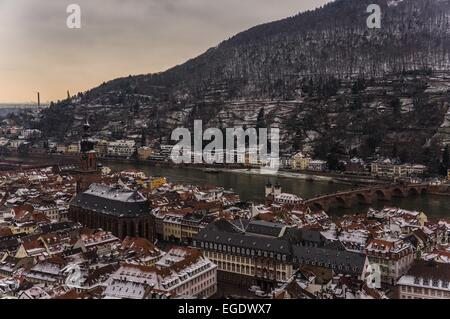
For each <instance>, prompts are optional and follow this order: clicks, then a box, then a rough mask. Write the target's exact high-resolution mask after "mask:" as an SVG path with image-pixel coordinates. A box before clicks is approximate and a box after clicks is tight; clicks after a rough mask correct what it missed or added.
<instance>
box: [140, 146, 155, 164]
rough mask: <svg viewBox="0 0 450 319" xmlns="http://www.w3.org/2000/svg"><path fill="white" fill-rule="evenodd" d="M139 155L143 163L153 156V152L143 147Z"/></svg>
mask: <svg viewBox="0 0 450 319" xmlns="http://www.w3.org/2000/svg"><path fill="white" fill-rule="evenodd" d="M137 154H138V158H139V159H140V160H141V161H145V160H148V158H149V157H150V156H151V155H152V154H153V150H152V149H151V148H150V147H147V146H143V147H140V148H138V150H137Z"/></svg>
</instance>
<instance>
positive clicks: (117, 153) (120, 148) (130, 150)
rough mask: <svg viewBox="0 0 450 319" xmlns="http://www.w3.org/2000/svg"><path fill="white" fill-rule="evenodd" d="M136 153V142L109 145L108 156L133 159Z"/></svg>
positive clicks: (121, 141)
mask: <svg viewBox="0 0 450 319" xmlns="http://www.w3.org/2000/svg"><path fill="white" fill-rule="evenodd" d="M135 151H136V142H135V141H132V140H118V141H115V142H109V143H108V156H114V157H131V156H133V154H134V153H135Z"/></svg>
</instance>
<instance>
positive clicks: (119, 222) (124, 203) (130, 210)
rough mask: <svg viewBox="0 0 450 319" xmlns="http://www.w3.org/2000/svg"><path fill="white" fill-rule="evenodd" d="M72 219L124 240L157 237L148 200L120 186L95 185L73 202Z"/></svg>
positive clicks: (71, 204)
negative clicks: (129, 237) (127, 238)
mask: <svg viewBox="0 0 450 319" xmlns="http://www.w3.org/2000/svg"><path fill="white" fill-rule="evenodd" d="M69 219H70V220H73V221H76V222H80V223H82V224H83V225H85V226H87V227H90V228H102V229H103V230H105V231H109V232H111V233H113V234H114V235H115V236H118V237H119V238H120V239H124V238H125V237H127V236H131V237H143V238H147V239H149V240H150V241H153V238H154V227H155V224H154V217H153V215H152V214H151V213H150V210H149V204H148V201H147V199H146V198H145V197H144V196H143V195H142V194H140V193H139V192H138V191H132V190H126V189H122V188H120V187H119V186H116V187H109V186H105V185H99V184H93V185H91V186H90V187H89V189H88V190H86V191H85V192H82V193H79V194H78V195H77V196H76V197H75V198H74V199H73V200H72V201H71V202H70V207H69Z"/></svg>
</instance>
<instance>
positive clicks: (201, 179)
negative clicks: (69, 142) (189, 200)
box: [108, 163, 450, 218]
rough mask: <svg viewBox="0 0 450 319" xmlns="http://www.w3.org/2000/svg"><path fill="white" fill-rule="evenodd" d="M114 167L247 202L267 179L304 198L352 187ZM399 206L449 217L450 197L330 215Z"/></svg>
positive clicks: (258, 195)
mask: <svg viewBox="0 0 450 319" xmlns="http://www.w3.org/2000/svg"><path fill="white" fill-rule="evenodd" d="M108 166H109V167H111V168H112V169H113V170H115V171H116V170H125V169H127V168H131V167H132V168H135V169H139V170H142V171H144V172H145V173H146V174H147V175H149V176H164V177H166V178H167V179H168V180H169V181H170V182H175V183H185V184H193V185H219V186H222V187H225V188H227V189H233V190H234V191H235V192H236V193H238V194H239V195H240V197H241V199H242V200H244V201H254V202H261V203H262V202H264V186H265V185H266V183H267V181H268V180H270V182H271V183H275V182H277V181H278V182H279V183H280V185H281V186H282V188H283V192H286V193H292V194H295V195H298V196H300V197H302V198H310V197H314V196H316V195H318V194H330V193H334V192H337V191H340V190H345V189H349V188H352V187H353V186H349V185H343V184H330V183H327V182H317V181H314V182H311V181H306V180H302V179H298V178H289V177H280V178H275V177H270V178H268V177H267V176H262V175H249V174H242V173H236V172H219V173H218V174H207V173H204V172H203V171H202V170H199V169H192V168H170V167H154V166H150V165H147V164H129V163H114V164H108ZM385 206H389V207H400V208H403V209H408V210H418V211H423V212H425V213H426V214H427V215H428V216H429V217H431V218H436V217H450V197H445V196H437V195H424V196H417V197H410V198H395V199H393V201H392V202H388V203H386V202H375V203H373V204H372V205H370V206H367V205H355V206H354V207H352V208H350V209H343V208H339V207H333V208H332V209H331V210H330V212H329V213H330V214H331V215H342V214H348V213H363V212H366V211H367V209H368V208H369V207H373V208H383V207H385Z"/></svg>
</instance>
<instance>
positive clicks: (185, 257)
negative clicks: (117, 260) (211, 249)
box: [103, 248, 217, 299]
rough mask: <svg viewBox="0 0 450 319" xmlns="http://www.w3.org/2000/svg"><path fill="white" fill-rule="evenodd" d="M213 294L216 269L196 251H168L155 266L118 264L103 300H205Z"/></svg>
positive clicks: (176, 249)
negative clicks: (163, 298)
mask: <svg viewBox="0 0 450 319" xmlns="http://www.w3.org/2000/svg"><path fill="white" fill-rule="evenodd" d="M216 292H217V266H216V265H215V264H214V263H213V262H211V261H210V260H209V259H208V258H205V257H204V256H202V254H201V253H200V251H198V250H196V249H189V248H172V249H171V250H169V251H168V252H167V254H165V255H164V257H162V258H161V259H160V260H159V261H158V262H157V263H156V265H155V266H152V267H149V266H141V265H135V264H127V263H123V264H121V266H120V268H119V269H118V270H117V272H116V273H114V274H113V275H112V276H111V278H110V279H109V280H108V282H107V285H106V289H105V291H104V293H103V297H104V298H106V299H154V298H161V296H162V295H164V296H165V298H182V297H184V298H187V297H191V298H192V297H194V298H200V299H203V298H205V299H206V298H209V297H212V296H213V295H214V294H215V293H216Z"/></svg>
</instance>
